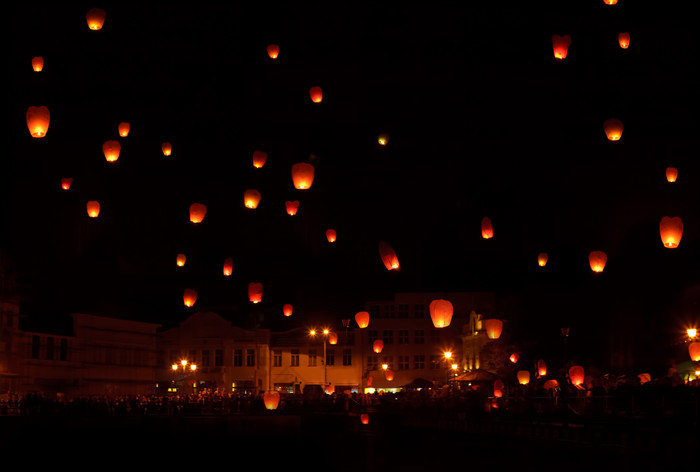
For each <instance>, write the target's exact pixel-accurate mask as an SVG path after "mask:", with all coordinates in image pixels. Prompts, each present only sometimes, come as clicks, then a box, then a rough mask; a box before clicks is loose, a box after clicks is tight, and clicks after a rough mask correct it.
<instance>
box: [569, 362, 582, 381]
mask: <svg viewBox="0 0 700 472" xmlns="http://www.w3.org/2000/svg"><path fill="white" fill-rule="evenodd" d="M583 374H584V372H583V367H581V366H580V365H572V366H571V367H569V380H571V383H572V384H573V385H575V386H580V385H583V380H584V375H583Z"/></svg>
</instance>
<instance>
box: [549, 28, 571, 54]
mask: <svg viewBox="0 0 700 472" xmlns="http://www.w3.org/2000/svg"><path fill="white" fill-rule="evenodd" d="M569 46H571V36H570V35H568V34H565V35H563V36H560V35H558V34H553V35H552V49H553V50H554V57H555V58H556V59H559V60H562V59H566V55H567V54H568V52H569Z"/></svg>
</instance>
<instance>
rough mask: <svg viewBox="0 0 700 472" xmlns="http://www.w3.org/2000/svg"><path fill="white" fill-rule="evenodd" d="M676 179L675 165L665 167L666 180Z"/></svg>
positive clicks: (673, 180) (672, 180) (676, 170)
mask: <svg viewBox="0 0 700 472" xmlns="http://www.w3.org/2000/svg"><path fill="white" fill-rule="evenodd" d="M676 179H678V169H676V168H675V167H666V180H667V181H669V182H675V181H676Z"/></svg>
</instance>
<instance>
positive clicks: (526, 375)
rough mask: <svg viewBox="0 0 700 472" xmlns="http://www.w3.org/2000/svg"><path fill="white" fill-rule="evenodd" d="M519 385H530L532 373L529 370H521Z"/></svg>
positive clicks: (519, 372)
mask: <svg viewBox="0 0 700 472" xmlns="http://www.w3.org/2000/svg"><path fill="white" fill-rule="evenodd" d="M517 376H518V383H520V385H527V384H529V383H530V372H529V371H527V370H519V371H518V374H517Z"/></svg>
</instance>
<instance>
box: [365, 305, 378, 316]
mask: <svg viewBox="0 0 700 472" xmlns="http://www.w3.org/2000/svg"><path fill="white" fill-rule="evenodd" d="M367 311H369V318H370V319H373V318H374V319H377V318H379V305H370V307H369V308H368V309H367Z"/></svg>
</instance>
